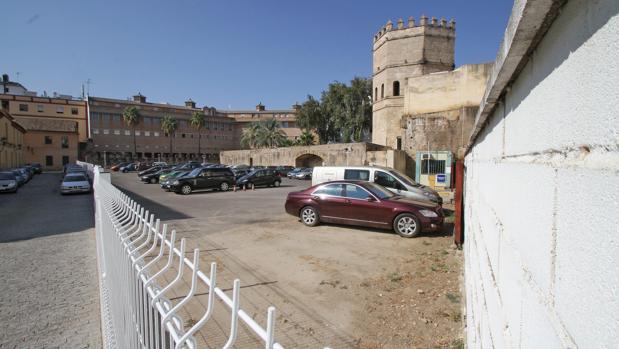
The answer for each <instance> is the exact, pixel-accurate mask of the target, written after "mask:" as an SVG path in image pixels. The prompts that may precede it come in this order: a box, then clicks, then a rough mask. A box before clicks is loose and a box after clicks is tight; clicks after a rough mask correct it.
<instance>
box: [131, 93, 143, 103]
mask: <svg viewBox="0 0 619 349" xmlns="http://www.w3.org/2000/svg"><path fill="white" fill-rule="evenodd" d="M133 101H134V102H139V103H146V96H142V94H141V93H139V92H138V94H137V95H135V96H133Z"/></svg>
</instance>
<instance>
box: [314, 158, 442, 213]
mask: <svg viewBox="0 0 619 349" xmlns="http://www.w3.org/2000/svg"><path fill="white" fill-rule="evenodd" d="M334 180H363V181H369V182H374V183H377V184H380V185H382V186H383V187H385V188H387V189H389V190H391V191H392V192H393V193H395V194H397V195H402V196H405V197H408V198H411V199H414V200H429V201H432V202H434V203H437V204H439V205H442V204H443V199H442V198H441V197H440V195H438V193H437V192H436V191H435V190H434V189H432V188H430V187H427V186H425V185H421V184H419V183H417V182H415V181H414V180H413V179H412V178H410V177H409V176H407V175H405V174H404V173H402V172H399V171H397V170H394V169H392V168H389V167H382V166H356V167H355V166H320V167H315V168H314V174H313V178H312V185H316V184H320V183H323V182H328V181H334Z"/></svg>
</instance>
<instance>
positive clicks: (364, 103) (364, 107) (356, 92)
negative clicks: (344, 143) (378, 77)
mask: <svg viewBox="0 0 619 349" xmlns="http://www.w3.org/2000/svg"><path fill="white" fill-rule="evenodd" d="M371 101H372V82H371V81H370V80H369V79H365V78H360V77H355V78H354V79H352V80H351V82H350V87H348V88H347V91H346V96H345V98H344V113H343V116H344V119H345V120H344V122H342V123H343V127H344V129H345V130H346V132H347V133H348V134H349V135H350V139H351V140H352V141H355V142H360V141H362V140H363V133H364V131H371V128H372V103H371Z"/></svg>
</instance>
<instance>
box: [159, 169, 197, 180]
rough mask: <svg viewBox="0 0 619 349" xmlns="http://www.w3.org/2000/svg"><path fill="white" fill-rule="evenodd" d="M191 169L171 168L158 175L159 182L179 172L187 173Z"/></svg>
mask: <svg viewBox="0 0 619 349" xmlns="http://www.w3.org/2000/svg"><path fill="white" fill-rule="evenodd" d="M191 170H193V169H186V170H179V169H171V170H170V171H165V172H164V173H161V174H160V175H159V182H163V181H165V180H167V179H168V178H172V177H176V175H177V174H179V173H189V172H191Z"/></svg>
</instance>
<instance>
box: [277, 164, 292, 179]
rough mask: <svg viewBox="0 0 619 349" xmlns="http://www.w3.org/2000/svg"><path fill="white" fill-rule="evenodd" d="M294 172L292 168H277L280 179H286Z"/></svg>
mask: <svg viewBox="0 0 619 349" xmlns="http://www.w3.org/2000/svg"><path fill="white" fill-rule="evenodd" d="M292 170H294V167H292V166H276V167H275V173H276V174H277V175H278V176H280V177H286V176H287V175H288V173H289V172H290V171H292Z"/></svg>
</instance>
